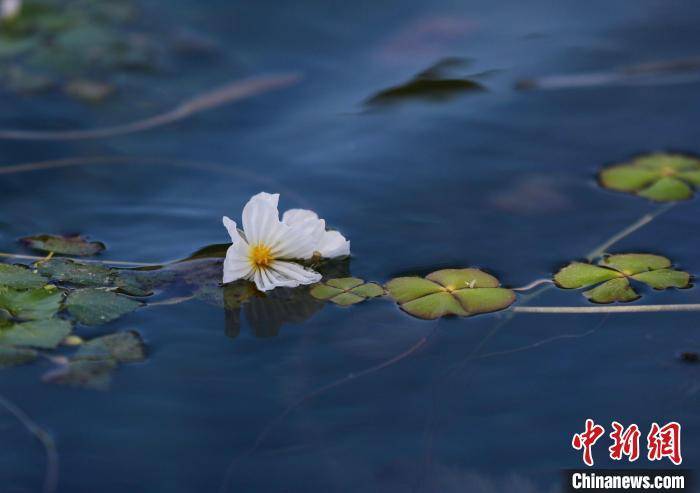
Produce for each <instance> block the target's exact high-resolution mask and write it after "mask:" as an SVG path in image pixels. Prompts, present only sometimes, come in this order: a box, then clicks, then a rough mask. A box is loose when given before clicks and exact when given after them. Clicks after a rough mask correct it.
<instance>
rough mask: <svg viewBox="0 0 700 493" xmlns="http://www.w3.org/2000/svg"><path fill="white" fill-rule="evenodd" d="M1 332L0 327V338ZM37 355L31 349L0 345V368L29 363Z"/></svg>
mask: <svg viewBox="0 0 700 493" xmlns="http://www.w3.org/2000/svg"><path fill="white" fill-rule="evenodd" d="M1 334H2V329H0V338H1V337H2V335H1ZM37 356H38V353H37V352H36V351H34V350H33V349H27V348H19V347H12V346H1V345H0V368H6V367H8V366H18V365H23V364H25V363H31V362H32V361H34V360H35V359H36V358H37Z"/></svg>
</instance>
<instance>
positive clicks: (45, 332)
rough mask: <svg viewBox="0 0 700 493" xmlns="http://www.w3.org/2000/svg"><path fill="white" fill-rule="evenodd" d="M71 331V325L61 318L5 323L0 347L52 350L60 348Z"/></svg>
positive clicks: (2, 328) (0, 329)
mask: <svg viewBox="0 0 700 493" xmlns="http://www.w3.org/2000/svg"><path fill="white" fill-rule="evenodd" d="M71 330H72V326H71V323H70V322H68V321H67V320H62V319H60V318H51V319H48V320H36V321H33V322H23V323H12V322H7V321H4V322H2V323H0V345H2V346H29V347H36V348H43V349H52V348H55V347H56V346H58V344H59V343H60V342H61V341H62V340H63V339H64V338H65V337H66V336H67V335H68V334H70V333H71Z"/></svg>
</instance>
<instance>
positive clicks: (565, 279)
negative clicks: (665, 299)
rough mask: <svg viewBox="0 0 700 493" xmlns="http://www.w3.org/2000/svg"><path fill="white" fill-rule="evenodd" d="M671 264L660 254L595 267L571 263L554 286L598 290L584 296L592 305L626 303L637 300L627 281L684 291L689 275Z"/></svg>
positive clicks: (628, 256) (606, 260)
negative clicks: (590, 287) (591, 287)
mask: <svg viewBox="0 0 700 493" xmlns="http://www.w3.org/2000/svg"><path fill="white" fill-rule="evenodd" d="M671 266H672V263H671V261H670V260H669V259H668V258H666V257H663V256H661V255H652V254H648V253H624V254H618V255H609V256H606V257H603V258H602V259H601V260H600V261H599V262H598V265H593V264H588V263H584V262H572V263H571V264H569V265H567V266H566V267H564V268H562V269H561V270H560V271H559V272H557V273H556V274H555V276H554V282H555V283H556V284H557V286H559V287H561V288H565V289H576V288H583V287H589V286H595V285H598V286H597V287H595V288H593V289H590V290H588V291H585V292H584V293H583V294H584V296H586V298H588V299H589V300H590V301H593V302H595V303H613V302H615V301H619V302H629V301H634V300H636V299H638V298H639V294H637V292H636V291H635V290H634V288H633V287H632V286H631V285H630V280H634V281H639V282H642V283H644V284H647V285H648V286H651V287H652V288H654V289H668V288H685V287H688V285H689V284H690V274H688V273H687V272H683V271H679V270H675V269H672V268H671Z"/></svg>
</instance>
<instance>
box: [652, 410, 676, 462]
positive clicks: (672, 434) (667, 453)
mask: <svg viewBox="0 0 700 493" xmlns="http://www.w3.org/2000/svg"><path fill="white" fill-rule="evenodd" d="M647 448H648V449H649V453H648V454H647V458H648V459H649V460H661V459H663V458H664V457H668V458H669V459H670V460H671V462H673V463H674V464H675V465H679V464H680V463H681V462H683V457H681V425H680V424H679V423H676V422H675V421H672V422H671V423H668V424H667V425H664V426H662V427H659V425H658V424H656V423H652V424H651V430H649V434H648V435H647Z"/></svg>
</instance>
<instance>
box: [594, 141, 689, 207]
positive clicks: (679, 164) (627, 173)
mask: <svg viewBox="0 0 700 493" xmlns="http://www.w3.org/2000/svg"><path fill="white" fill-rule="evenodd" d="M599 179H600V183H601V185H602V186H604V187H605V188H609V189H611V190H616V191H619V192H627V193H633V194H635V195H638V196H640V197H644V198H646V199H650V200H653V201H655V202H675V201H678V200H686V199H689V198H691V197H692V196H693V189H694V187H696V186H698V185H700V159H698V158H695V157H692V156H686V155H683V154H669V153H665V152H661V153H654V154H647V155H643V156H639V157H637V158H635V159H633V160H632V161H630V162H626V163H622V164H617V165H614V166H611V167H609V168H605V169H604V170H603V171H601V172H600V175H599Z"/></svg>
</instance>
